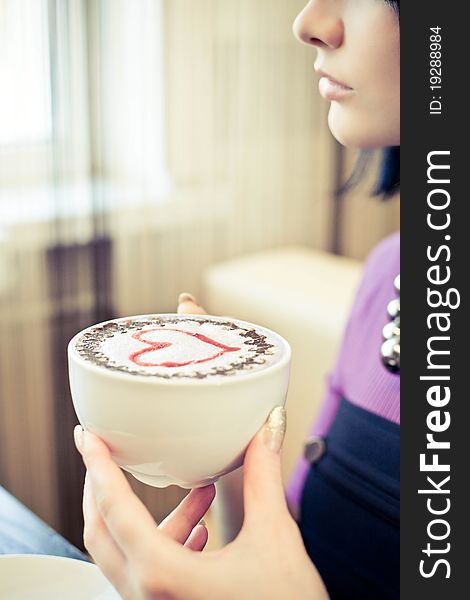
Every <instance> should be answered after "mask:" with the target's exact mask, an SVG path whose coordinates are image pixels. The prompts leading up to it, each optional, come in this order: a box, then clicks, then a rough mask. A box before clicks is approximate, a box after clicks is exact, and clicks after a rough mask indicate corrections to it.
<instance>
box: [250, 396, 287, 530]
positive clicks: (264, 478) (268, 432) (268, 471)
mask: <svg viewBox="0 0 470 600" xmlns="http://www.w3.org/2000/svg"><path fill="white" fill-rule="evenodd" d="M285 432H286V411H285V409H284V407H283V406H277V407H276V408H274V409H273V410H272V411H271V413H270V414H269V417H268V419H267V421H266V423H265V424H264V426H263V427H262V428H261V430H260V431H259V432H258V433H257V434H256V435H255V437H254V438H253V440H252V441H251V443H250V445H249V446H248V448H247V451H246V455H245V462H244V476H243V496H244V505H245V521H244V525H245V527H250V525H251V524H252V523H253V524H254V525H259V522H260V520H266V519H268V520H270V519H272V518H273V517H278V516H280V515H281V514H282V513H284V512H285V511H287V505H286V500H285V496H284V489H283V486H282V478H281V456H280V452H281V446H282V442H283V439H284V434H285Z"/></svg>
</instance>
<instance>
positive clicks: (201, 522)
mask: <svg viewBox="0 0 470 600" xmlns="http://www.w3.org/2000/svg"><path fill="white" fill-rule="evenodd" d="M198 525H202V526H203V527H205V528H206V529H207V525H206V522H205V521H204V519H201V520H200V521H199V523H198Z"/></svg>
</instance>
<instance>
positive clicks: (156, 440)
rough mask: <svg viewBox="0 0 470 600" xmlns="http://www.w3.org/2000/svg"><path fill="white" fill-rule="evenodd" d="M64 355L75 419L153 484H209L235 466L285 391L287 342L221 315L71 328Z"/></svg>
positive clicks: (147, 317) (127, 320)
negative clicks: (72, 330)
mask: <svg viewBox="0 0 470 600" xmlns="http://www.w3.org/2000/svg"><path fill="white" fill-rule="evenodd" d="M68 354H69V372H70V385H71V391H72V398H73V402H74V406H75V410H76V412H77V416H78V418H79V420H80V422H81V424H82V426H83V427H85V428H86V429H88V430H90V431H93V432H94V433H96V434H97V435H98V436H100V437H101V438H103V439H104V440H105V441H106V442H107V444H108V445H109V447H110V448H111V452H112V455H113V457H114V459H115V460H116V462H117V463H118V464H119V465H121V466H122V467H123V468H124V469H126V470H127V471H129V472H130V473H132V474H133V475H134V476H135V477H136V478H137V479H140V480H141V481H144V482H146V483H149V484H150V485H155V486H158V487H165V486H167V485H171V484H177V485H180V486H181V487H198V486H202V485H207V484H208V483H210V482H212V481H215V480H217V479H218V478H219V477H220V476H221V475H222V474H224V473H227V472H228V471H230V470H233V469H234V468H236V467H238V466H239V465H240V464H241V462H242V459H243V453H244V450H245V449H246V446H247V444H248V443H249V441H250V439H251V438H252V437H253V435H254V434H255V433H256V431H257V430H258V429H259V428H260V427H261V425H262V424H263V423H264V421H265V420H266V418H267V416H268V414H269V412H270V411H271V409H272V408H274V407H275V406H278V405H283V404H284V402H285V398H286V394H287V387H288V380H289V365H290V348H289V345H288V343H287V342H286V341H285V340H284V339H283V338H282V337H281V336H279V335H278V334H276V333H274V332H273V331H271V330H269V329H266V328H263V327H261V326H258V325H254V324H252V323H247V322H244V321H239V320H235V319H229V318H226V317H213V316H208V315H177V314H158V315H142V316H136V317H125V318H121V319H115V320H113V321H108V322H105V323H99V324H97V325H93V326H92V327H89V328H88V329H85V330H84V331H82V332H80V333H78V334H77V335H76V336H75V337H74V338H73V339H72V341H71V342H70V344H69V349H68Z"/></svg>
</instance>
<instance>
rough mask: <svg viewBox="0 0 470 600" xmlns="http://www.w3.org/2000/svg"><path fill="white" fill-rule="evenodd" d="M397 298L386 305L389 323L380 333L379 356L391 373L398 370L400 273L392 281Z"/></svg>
mask: <svg viewBox="0 0 470 600" xmlns="http://www.w3.org/2000/svg"><path fill="white" fill-rule="evenodd" d="M393 285H394V288H395V292H396V293H397V294H398V298H396V299H394V300H391V301H390V302H389V303H388V305H387V313H388V316H389V318H390V323H387V324H386V325H385V326H384V328H383V330H382V335H383V339H384V342H383V344H382V346H381V348H380V356H381V359H382V362H383V364H384V365H385V367H386V368H387V369H388V370H389V371H391V372H392V373H398V372H399V371H400V275H397V276H396V277H395V280H394V282H393Z"/></svg>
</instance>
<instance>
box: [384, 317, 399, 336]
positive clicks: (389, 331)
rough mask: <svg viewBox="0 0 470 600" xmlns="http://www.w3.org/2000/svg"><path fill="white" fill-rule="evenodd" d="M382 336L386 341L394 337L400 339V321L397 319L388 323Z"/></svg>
mask: <svg viewBox="0 0 470 600" xmlns="http://www.w3.org/2000/svg"><path fill="white" fill-rule="evenodd" d="M382 335H383V338H384V340H389V339H391V338H392V337H398V338H399V337H400V321H399V319H396V320H395V321H392V322H391V323H387V324H386V325H385V327H384V328H383V329H382Z"/></svg>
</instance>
